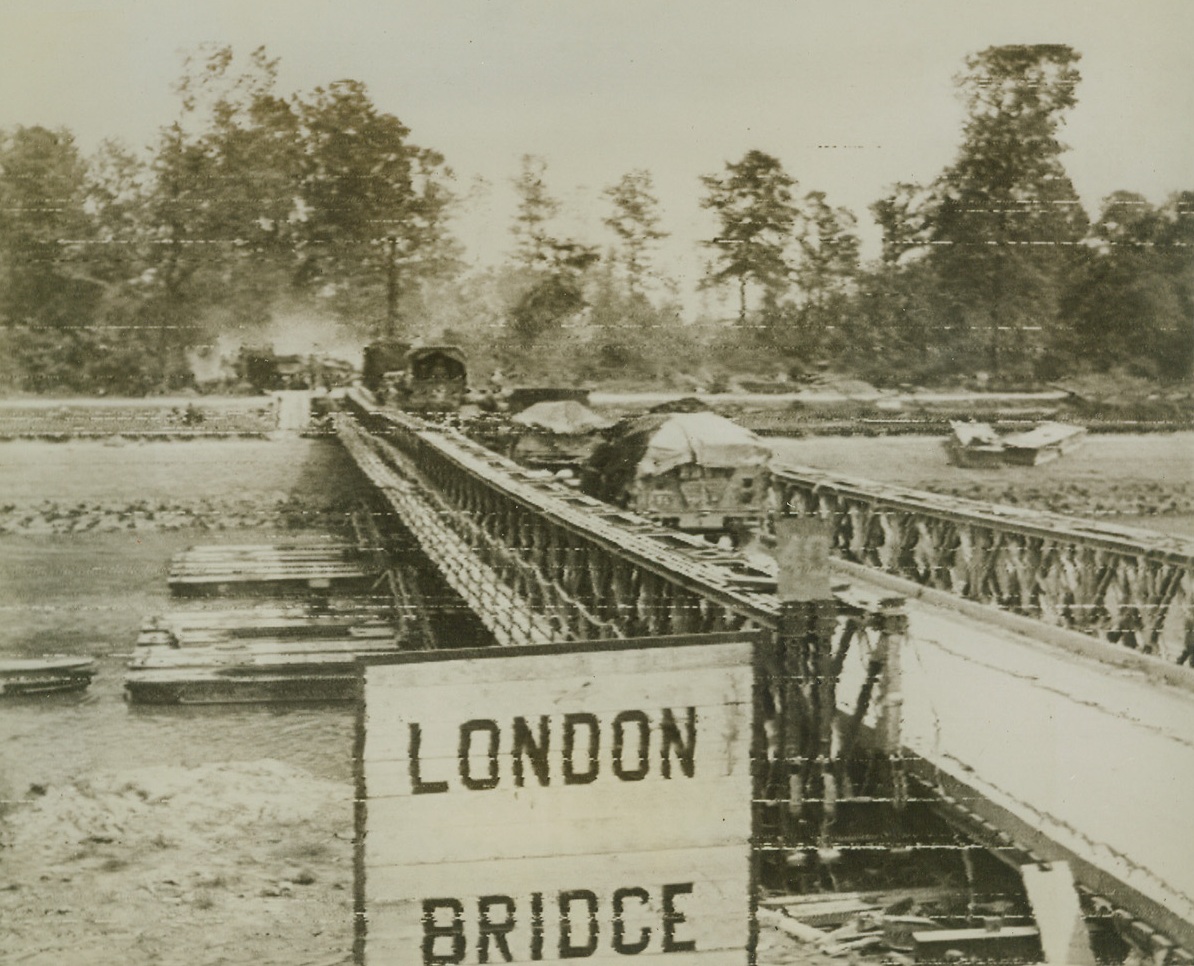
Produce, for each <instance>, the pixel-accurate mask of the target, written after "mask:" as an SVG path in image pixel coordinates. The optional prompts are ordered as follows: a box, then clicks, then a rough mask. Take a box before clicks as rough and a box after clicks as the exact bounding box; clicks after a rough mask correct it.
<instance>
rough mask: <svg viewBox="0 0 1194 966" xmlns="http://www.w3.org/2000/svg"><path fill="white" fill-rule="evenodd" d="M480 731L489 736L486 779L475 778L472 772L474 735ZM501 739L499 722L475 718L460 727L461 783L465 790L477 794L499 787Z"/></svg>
mask: <svg viewBox="0 0 1194 966" xmlns="http://www.w3.org/2000/svg"><path fill="white" fill-rule="evenodd" d="M478 731H484V732H486V733H487V734H488V735H489V747H488V748H487V749H486V756H487V757H488V759H489V774H488V775H486V776H485V777H484V778H474V777H473V771H472V769H473V763H472V743H473V735H474V734H475V733H476V732H478ZM500 738H501V731H500V729H499V728H498V726H497V722H496V721H490V720H488V719H487V718H474V719H473V720H472V721H466V722H465V723H464V724H462V725H461V726H460V750H459V752H458V757H459V758H460V781H461V784H463V785H464V787H465V788H468V789H471V790H472V791H475V792H477V791H486V790H488V789H490V788H496V787H497V783H498V779H499V775H498V741H499V739H500Z"/></svg>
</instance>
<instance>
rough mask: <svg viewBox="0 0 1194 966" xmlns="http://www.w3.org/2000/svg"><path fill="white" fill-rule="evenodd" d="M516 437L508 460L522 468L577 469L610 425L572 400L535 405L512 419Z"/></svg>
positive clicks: (591, 452)
mask: <svg viewBox="0 0 1194 966" xmlns="http://www.w3.org/2000/svg"><path fill="white" fill-rule="evenodd" d="M510 422H511V423H512V424H513V426H514V427H517V429H516V430H515V435H514V439H513V442H512V444H511V447H510V456H511V458H512V459H514V460H515V461H517V462H519V463H522V464H523V465H524V466H534V467H540V468H544V469H557V470H558V469H564V468H570V467H580V466H581V465H582V464H583V463H584V462H585V461H586V460H588V459H589V458H590V457H591V456H592V455H593V452H594V450H596V448H597V446H598V445H599V444H600V443H601V432H602V430H605V429H609V427H611V426H612V425H613V422H612V421H611V420H608V419H606V418H605V417H604V416H598V415H597V414H596V413H595V412H593V410H591V409H589V408H588V407H587V406H585V405H583V404H581V403H579V402H577V401H576V400H574V399H563V400H555V401H552V402H538V403H535V404H534V405H533V406H528V407H527V408H526V409H524V410H523V411H522V412H520V413H518V414H516V415H515V416H512V417H511V419H510Z"/></svg>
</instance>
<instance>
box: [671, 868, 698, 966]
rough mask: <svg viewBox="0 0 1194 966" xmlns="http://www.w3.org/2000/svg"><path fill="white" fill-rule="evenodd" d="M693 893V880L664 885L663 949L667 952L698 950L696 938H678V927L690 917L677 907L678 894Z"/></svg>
mask: <svg viewBox="0 0 1194 966" xmlns="http://www.w3.org/2000/svg"><path fill="white" fill-rule="evenodd" d="M691 894H692V883H691V882H674V883H672V884H670V885H665V886H664V887H663V951H664V952H665V953H691V952H694V951H695V950H696V940H695V939H677V938H676V927H677V926H680V925H683V924H684V923H685V922H687V921H688V917H687V916H685V915H684V913H682V912H679V911H678V910H677V909H676V896H684V895H691Z"/></svg>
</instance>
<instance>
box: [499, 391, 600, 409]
mask: <svg viewBox="0 0 1194 966" xmlns="http://www.w3.org/2000/svg"><path fill="white" fill-rule="evenodd" d="M567 400H572V401H573V402H578V403H580V404H581V405H582V406H587V405H588V404H589V390H587V389H577V388H575V387H572V386H518V387H516V388H514V389H511V390H509V392H507V393H506V411H507V412H509V413H510V414H511V415H514V414H515V413H520V412H522V411H523V410H524V409H529V408H530V407H531V406H534V405H536V404H538V403H547V402H564V401H567Z"/></svg>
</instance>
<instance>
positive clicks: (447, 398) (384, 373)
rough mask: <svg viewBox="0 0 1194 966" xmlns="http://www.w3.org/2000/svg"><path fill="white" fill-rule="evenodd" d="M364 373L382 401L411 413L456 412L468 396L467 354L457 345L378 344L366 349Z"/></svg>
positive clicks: (372, 390) (367, 386) (364, 377)
mask: <svg viewBox="0 0 1194 966" xmlns="http://www.w3.org/2000/svg"><path fill="white" fill-rule="evenodd" d="M362 369H363V375H362V379H361V381H362V382H363V383H364V385H365V388H366V389H368V390H369V391H370V392H372V393H373V394H374V396H376V397H378V399H379V401H382V402H386V403H388V404H390V405H392V406H397V407H398V408H399V409H406V410H410V411H411V412H417V413H447V412H456V411H458V410H459V409H460V407H461V406H462V405H463V404H464V399H465V394H466V393H467V392H468V364H467V361H466V359H465V355H464V350H462V349H460V348H459V347H458V346H454V345H429V346H420V347H418V348H414V349H412V348H410V347H409V345H407V344H406V343H403V342H375V343H372V344H371V345H368V346H366V347H365V356H364V365H363V367H362Z"/></svg>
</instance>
